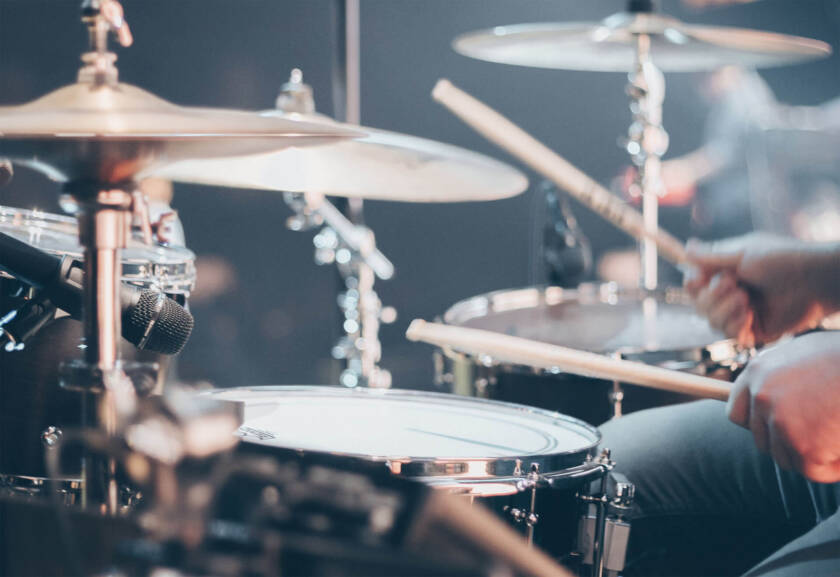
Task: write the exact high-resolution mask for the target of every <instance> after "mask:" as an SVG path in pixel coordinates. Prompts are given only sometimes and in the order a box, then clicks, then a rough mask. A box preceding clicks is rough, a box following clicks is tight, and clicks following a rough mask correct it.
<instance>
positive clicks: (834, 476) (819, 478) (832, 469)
mask: <svg viewBox="0 0 840 577" xmlns="http://www.w3.org/2000/svg"><path fill="white" fill-rule="evenodd" d="M797 469H799V472H800V473H802V474H803V475H805V477H806V478H808V479H810V480H811V481H814V482H815V483H837V482H840V460H838V461H834V462H833V463H827V464H826V463H813V462H810V461H804V462H802V463H801V464H800V465H799V466H798V467H797Z"/></svg>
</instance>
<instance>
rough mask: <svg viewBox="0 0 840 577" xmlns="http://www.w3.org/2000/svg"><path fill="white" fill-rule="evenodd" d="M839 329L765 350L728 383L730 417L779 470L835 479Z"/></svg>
mask: <svg viewBox="0 0 840 577" xmlns="http://www.w3.org/2000/svg"><path fill="white" fill-rule="evenodd" d="M838 358H840V332H837V331H827V332H816V333H811V334H808V335H804V336H801V337H797V338H795V339H793V340H791V341H787V342H784V343H780V344H778V345H776V346H774V347H771V348H768V349H765V350H764V351H762V352H761V353H760V354H759V355H758V356H756V357H755V358H753V359H752V360H751V361H750V362H749V364H748V365H747V367H746V368H745V369H744V371H743V372H742V373H741V374H740V375H739V376H738V378H737V379H736V380H735V383H734V384H733V388H732V392H731V394H730V396H729V403H728V405H727V412H728V413H729V419H730V420H731V421H732V422H734V423H736V424H738V425H741V426H742V427H745V428H748V429H750V430H751V431H752V433H753V437H754V438H755V443H756V445H757V446H758V448H759V450H761V451H763V452H769V453H770V455H771V456H772V457H773V459H774V460H775V461H776V462H777V463H778V464H779V466H780V467H782V468H783V469H792V470H796V471H798V472H800V473H802V474H803V475H805V476H806V477H807V478H808V479H810V480H812V481H816V482H819V483H836V482H838V481H840V418H838V415H840V363H838V362H837V359H838Z"/></svg>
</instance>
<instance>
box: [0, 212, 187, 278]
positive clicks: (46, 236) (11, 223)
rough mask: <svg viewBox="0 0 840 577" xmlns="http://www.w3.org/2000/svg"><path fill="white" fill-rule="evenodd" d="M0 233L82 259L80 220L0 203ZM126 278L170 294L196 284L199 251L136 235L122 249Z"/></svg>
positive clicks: (60, 254) (57, 254) (44, 249)
mask: <svg viewBox="0 0 840 577" xmlns="http://www.w3.org/2000/svg"><path fill="white" fill-rule="evenodd" d="M0 232H3V233H5V234H8V235H9V236H12V237H14V238H16V239H18V240H20V241H22V242H25V243H27V244H29V245H31V246H34V247H35V248H38V249H41V250H43V251H46V252H49V253H52V254H54V255H56V256H68V257H71V258H75V259H81V258H82V247H81V246H80V245H79V238H78V228H77V225H76V219H75V218H72V217H68V216H63V215H58V214H50V213H46V212H41V211H38V210H26V209H21V208H12V207H6V206H0ZM122 261H123V280H124V281H126V282H130V283H132V284H136V285H138V286H144V287H155V288H159V289H160V290H162V291H164V292H166V293H170V294H173V293H174V294H181V293H187V292H189V291H190V290H191V289H192V287H193V285H194V284H195V267H194V262H195V254H193V252H192V251H190V250H188V249H186V248H184V247H179V246H161V245H146V244H143V242H141V241H140V240H138V239H135V238H132V239H130V240H129V242H128V246H127V247H126V248H124V249H123V250H122Z"/></svg>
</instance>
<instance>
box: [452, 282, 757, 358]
mask: <svg viewBox="0 0 840 577" xmlns="http://www.w3.org/2000/svg"><path fill="white" fill-rule="evenodd" d="M646 296H652V297H654V298H656V299H657V301H658V302H662V303H667V304H688V303H689V302H690V301H689V298H688V295H687V294H686V293H685V292H684V291H683V290H682V289H680V288H673V287H672V288H665V289H657V290H655V291H648V290H645V289H641V288H639V289H624V288H620V287H619V286H618V285H617V284H615V283H584V284H581V285H579V286H578V287H575V288H564V287H556V286H546V285H537V286H531V287H522V288H518V289H502V290H497V291H492V292H488V293H483V294H480V295H476V296H473V297H470V298H467V299H464V300H461V301H458V302H456V303H455V304H454V305H452V306H451V307H449V308H448V309H447V310H446V312H444V313H443V316H442V317H440V320H442V321H443V323H445V324H448V325H453V326H461V325H462V324H463V323H464V322H466V321H469V320H471V319H474V318H479V317H482V316H486V315H487V313H489V312H499V309H497V308H496V307H495V306H494V305H495V303H496V302H497V301H499V300H500V299H501V298H505V299H508V300H514V301H515V300H520V301H522V302H523V303H528V304H527V305H526V304H522V305H520V306H512V307H510V308H505V309H502V310H503V311H509V310H521V309H524V308H527V306H529V305H530V306H533V305H536V304H546V305H549V306H551V305H554V304H559V303H562V302H572V301H579V302H600V303H608V304H609V300H610V299H621V300H627V299H630V300H636V301H639V300H641V299H642V298H644V297H646ZM440 350H441V351H442V352H443V354H444V355H445V356H446V357H448V358H450V359H452V360H454V361H464V360H467V361H468V362H471V363H472V364H474V365H476V366H480V367H485V368H497V369H500V370H504V371H506V372H526V373H531V374H533V373H535V372H536V373H538V374H553V373H562V372H563V371H562V370H558V371H549V370H543V369H534V368H533V367H530V366H528V365H521V364H516V363H508V362H499V361H497V360H495V359H493V358H492V357H491V356H489V355H481V356H478V355H474V354H470V353H463V352H460V351H457V350H455V349H452V348H451V347H440ZM595 352H599V353H600V354H617V355H620V356H621V358H623V359H628V360H635V361H639V362H644V363H648V364H657V365H659V364H661V362H659V361H658V360H657V358H656V357H660V356H662V355H667V358H668V360H669V361H672V362H675V363H696V364H697V365H700V364H701V363H702V362H703V361H704V360H711V361H712V362H713V363H715V364H721V365H725V364H732V365H737V364H738V363H739V359H740V358H741V357H743V355H744V351H742V350H741V349H740V348H739V347H738V344H737V342H736V341H735V339H720V340H718V341H714V342H711V343H708V344H707V345H704V346H702V347H685V348H677V349H669V348H660V349H648V348H645V347H621V348H619V349H616V350H612V351H595Z"/></svg>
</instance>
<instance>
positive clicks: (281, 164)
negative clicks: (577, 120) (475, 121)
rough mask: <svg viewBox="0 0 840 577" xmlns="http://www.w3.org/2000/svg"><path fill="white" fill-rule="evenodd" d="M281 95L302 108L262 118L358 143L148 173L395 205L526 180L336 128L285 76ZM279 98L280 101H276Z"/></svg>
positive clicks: (436, 149)
mask: <svg viewBox="0 0 840 577" xmlns="http://www.w3.org/2000/svg"><path fill="white" fill-rule="evenodd" d="M295 78H296V79H297V82H298V84H299V86H297V87H295V86H294V84H295V83H294V82H291V83H289V84H287V85H285V86H284V89H285V90H287V91H288V92H290V93H294V94H295V95H296V97H299V96H300V94H301V93H305V94H306V96H305V97H304V98H305V102H304V103H303V104H301V103H298V106H296V109H297V110H303V111H305V112H283V111H281V110H271V111H267V112H264V113H262V116H264V117H268V118H273V119H276V120H288V121H292V120H293V121H296V122H305V123H312V124H318V125H319V126H322V127H323V128H324V129H325V130H328V129H330V128H333V129H336V130H340V129H345V128H346V129H349V130H360V131H362V132H364V133H366V134H367V136H364V137H362V138H360V139H358V140H353V141H349V140H348V141H343V142H335V143H331V144H327V145H324V146H319V147H317V148H308V149H286V150H282V151H279V152H275V153H270V154H261V155H252V156H244V157H240V158H225V159H218V160H212V161H209V160H190V161H184V162H178V163H175V164H172V165H169V166H166V167H164V168H163V169H161V170H158V171H155V173H154V175H155V176H158V177H161V178H168V179H171V180H176V181H182V182H193V183H198V184H210V185H217V186H232V187H238V188H256V189H268V190H278V191H289V192H309V193H318V194H323V195H327V196H345V197H356V198H366V199H376V200H394V201H403V202H463V201H477V200H494V199H500V198H507V197H510V196H515V195H517V194H519V193H521V192H523V191H524V190H525V189H526V188H527V186H528V179H527V178H525V176H524V175H523V174H522V173H521V172H519V171H518V170H516V169H514V168H513V167H511V166H508V165H507V164H504V163H502V162H499V161H497V160H494V159H492V158H489V157H487V156H483V155H481V154H477V153H475V152H470V151H469V150H465V149H463V148H459V147H457V146H452V145H450V144H444V143H442V142H436V141H433V140H427V139H424V138H418V137H415V136H408V135H405V134H399V133H396V132H388V131H384V130H378V129H374V128H367V127H362V126H351V125H347V124H340V123H338V122H336V121H334V120H332V119H330V118H329V117H326V116H323V115H320V114H317V113H315V112H314V105H312V103H311V100H310V99H311V90H310V89H309V88H308V87H307V85H305V84H302V83H301V79H300V76H299V75H298V76H297V77H296V76H295V74H293V81H294V79H295ZM283 98H284V96H283V95H282V94H281V98H280V99H278V101H280V100H282V99H283Z"/></svg>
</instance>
